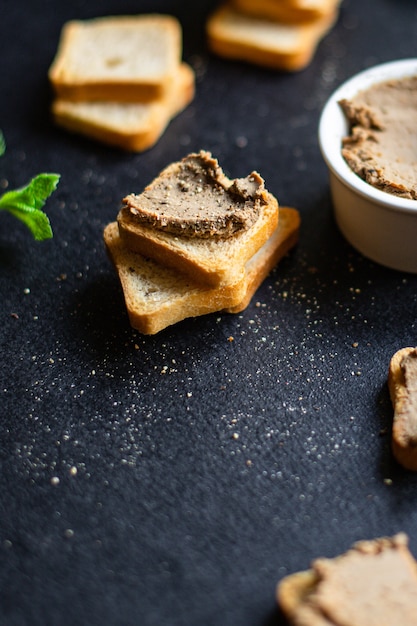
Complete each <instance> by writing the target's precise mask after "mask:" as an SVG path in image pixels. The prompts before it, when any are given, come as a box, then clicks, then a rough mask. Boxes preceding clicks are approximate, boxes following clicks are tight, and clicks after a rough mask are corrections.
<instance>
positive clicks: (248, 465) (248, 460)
mask: <svg viewBox="0 0 417 626" xmlns="http://www.w3.org/2000/svg"><path fill="white" fill-rule="evenodd" d="M252 465H253V463H252V461H251V460H250V459H247V461H246V466H247V467H252Z"/></svg>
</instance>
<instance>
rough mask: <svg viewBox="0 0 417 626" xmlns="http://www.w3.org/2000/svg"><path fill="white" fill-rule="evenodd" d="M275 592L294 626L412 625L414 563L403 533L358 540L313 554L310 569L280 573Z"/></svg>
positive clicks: (416, 602)
mask: <svg viewBox="0 0 417 626" xmlns="http://www.w3.org/2000/svg"><path fill="white" fill-rule="evenodd" d="M276 597H277V602H278V604H279V605H280V607H281V609H282V611H283V613H284V614H285V616H286V617H287V619H288V621H289V623H290V624H293V625H294V626H301V625H303V626H304V625H307V624H308V625H309V626H310V625H311V626H313V625H314V626H334V625H335V624H346V625H347V624H355V626H370V625H371V624H372V625H378V626H380V625H382V624H401V626H414V624H415V623H416V615H417V563H416V561H415V559H414V557H413V555H412V554H411V552H410V550H409V548H408V537H407V535H406V534H405V533H398V534H397V535H394V536H393V537H381V538H378V539H373V540H365V541H359V542H357V543H356V544H354V545H353V546H352V547H351V548H350V549H349V550H348V551H347V552H345V553H344V554H341V555H340V556H337V557H335V558H333V559H326V558H319V559H316V560H315V561H313V563H312V565H311V569H309V570H306V571H303V572H296V573H295V574H290V575H288V576H286V577H284V578H283V579H282V580H281V581H280V583H279V584H278V585H277V590H276Z"/></svg>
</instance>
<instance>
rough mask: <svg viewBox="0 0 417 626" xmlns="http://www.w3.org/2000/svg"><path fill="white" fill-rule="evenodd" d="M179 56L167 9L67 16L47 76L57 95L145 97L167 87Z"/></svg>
mask: <svg viewBox="0 0 417 626" xmlns="http://www.w3.org/2000/svg"><path fill="white" fill-rule="evenodd" d="M181 56H182V31H181V26H180V24H179V22H178V20H177V19H176V18H174V17H172V16H170V15H158V14H147V15H131V16H123V15H120V16H109V17H99V18H95V19H91V20H85V21H81V20H72V21H70V22H67V23H66V24H65V25H64V27H63V29H62V33H61V37H60V42H59V45H58V50H57V53H56V56H55V58H54V60H53V62H52V65H51V67H50V69H49V80H50V82H51V84H52V87H53V89H54V91H55V94H56V96H57V97H58V98H60V99H63V100H73V101H76V102H84V101H90V100H104V101H105V100H110V101H113V102H135V103H136V102H147V101H149V100H155V99H158V98H162V97H164V95H165V92H166V90H167V89H168V90H169V89H170V87H171V83H172V81H173V77H175V76H176V70H177V67H178V65H179V63H180V61H181Z"/></svg>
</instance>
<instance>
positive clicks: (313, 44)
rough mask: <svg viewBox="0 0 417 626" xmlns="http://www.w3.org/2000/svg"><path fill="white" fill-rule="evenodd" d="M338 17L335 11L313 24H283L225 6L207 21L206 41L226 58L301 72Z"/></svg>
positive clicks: (214, 50) (215, 51)
mask: <svg viewBox="0 0 417 626" xmlns="http://www.w3.org/2000/svg"><path fill="white" fill-rule="evenodd" d="M336 18H337V12H336V11H335V12H333V13H331V14H330V15H326V16H325V17H324V18H320V19H318V20H315V21H312V22H307V23H303V24H284V23H282V22H274V21H272V20H268V19H265V18H256V17H252V16H250V15H245V14H244V13H241V12H240V11H237V10H235V9H234V8H233V7H232V6H231V5H229V4H225V5H222V6H220V7H219V8H218V9H216V10H215V11H214V13H212V15H211V16H210V17H209V19H208V20H207V26H206V27H207V40H208V44H209V47H210V48H211V50H212V51H213V52H214V53H216V54H218V55H220V56H223V57H225V58H228V59H234V60H240V61H246V62H249V63H254V64H256V65H262V66H265V67H269V68H272V69H276V70H283V71H299V70H302V69H303V68H305V67H306V66H307V65H308V64H309V63H310V61H311V60H312V58H313V55H314V53H315V51H316V48H317V46H318V44H319V42H320V40H321V39H322V38H323V37H324V36H325V35H326V34H327V33H328V31H329V30H330V28H331V27H332V26H333V24H334V23H335V21H336Z"/></svg>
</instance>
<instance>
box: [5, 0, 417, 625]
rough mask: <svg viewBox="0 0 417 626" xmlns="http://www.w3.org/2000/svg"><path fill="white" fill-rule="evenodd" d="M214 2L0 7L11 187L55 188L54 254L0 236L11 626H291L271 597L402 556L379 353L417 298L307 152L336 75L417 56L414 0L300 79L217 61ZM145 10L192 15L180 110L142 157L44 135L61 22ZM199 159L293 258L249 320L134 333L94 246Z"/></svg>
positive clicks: (407, 512) (346, 37) (356, 15)
mask: <svg viewBox="0 0 417 626" xmlns="http://www.w3.org/2000/svg"><path fill="white" fill-rule="evenodd" d="M213 6H214V3H210V2H208V1H206V2H194V1H193V2H185V1H180V0H172V1H169V0H166V1H163V0H154V1H151V0H149V1H145V0H143V1H140V0H137V1H136V2H133V1H132V0H118V1H117V2H116V1H115V0H100V2H99V1H98V0H91V1H90V2H85V1H83V0H73V1H71V2H59V3H57V2H52V1H50V0H30V2H29V0H14V1H13V2H12V1H11V0H3V1H2V3H1V6H0V33H1V51H2V52H1V64H0V77H1V80H0V84H1V98H0V128H2V130H3V131H4V134H5V136H6V140H7V151H6V154H5V155H4V156H3V157H2V158H1V160H0V167H1V170H0V181H1V185H2V189H3V188H4V187H5V185H6V181H7V182H8V185H9V188H14V187H18V186H21V185H23V184H24V183H26V182H27V181H28V180H29V179H30V178H31V177H32V176H33V175H35V174H36V173H38V172H41V171H54V172H59V173H60V174H61V181H60V184H59V187H58V190H57V191H56V192H55V194H54V195H53V196H52V198H51V199H50V200H49V201H48V204H47V206H46V210H47V212H48V215H49V217H50V219H51V222H52V227H53V230H54V238H53V239H52V240H50V241H47V242H43V243H36V242H34V241H32V239H31V237H30V235H29V233H28V231H26V229H25V228H24V226H22V225H20V223H18V222H17V221H16V220H15V219H13V218H12V217H10V216H8V215H7V214H1V216H0V218H1V225H0V314H1V331H0V341H1V366H0V367H1V373H0V381H1V384H0V394H1V395H0V408H1V412H0V494H1V498H0V503H1V514H0V623H1V624H5V625H7V626H17V625H19V626H20V625H26V624H27V625H30V626H38V625H39V626H47V625H48V626H49V625H51V626H52V625H53V626H57V625H65V626H66V625H69V626H77V625H83V626H84V625H89V626H94V625H96V624H97V625H106V626H107V625H109V626H113V625H115V626H116V625H131V624H135V625H139V626H153V625H158V626H161V625H164V626H165V625H166V626H190V625H194V624H199V625H200V626H203V625H204V626H212V625H213V626H217V625H219V626H229V625H230V626H236V624H239V626H272V625H278V624H285V623H286V622H285V620H284V618H283V617H282V616H281V615H280V614H279V611H278V610H277V609H276V607H275V600H274V592H275V586H276V583H277V582H278V581H279V580H280V579H281V578H282V577H283V576H284V575H286V574H289V573H291V572H294V571H296V570H300V569H306V568H307V567H308V565H309V563H310V561H311V560H312V559H313V558H314V557H316V556H334V555H336V554H339V553H340V552H342V551H344V550H345V549H347V548H348V547H349V546H350V545H351V544H352V543H353V542H354V541H356V540H359V539H364V538H373V537H376V536H380V535H386V534H393V533H395V532H398V531H405V532H407V533H408V534H409V536H410V545H411V549H412V550H413V552H414V554H417V536H416V531H417V503H416V499H417V479H416V476H415V475H413V474H411V473H409V472H406V471H405V470H403V469H402V468H401V467H399V466H398V465H397V464H396V463H395V462H394V461H393V458H392V455H391V451H390V426H391V422H392V416H393V411H392V406H391V404H390V400H389V396H388V390H387V384H386V380H387V370H388V364H389V360H390V358H391V356H392V354H393V353H394V352H395V351H396V350H397V349H399V348H401V347H403V346H406V345H414V344H416V343H417V339H416V334H417V333H416V331H417V329H416V314H417V278H416V277H415V276H413V275H407V274H402V273H399V272H395V271H391V270H388V269H385V268H383V267H380V266H377V265H376V264H374V263H372V262H370V261H369V260H367V259H365V258H363V257H362V256H360V255H359V254H358V253H357V252H356V251H355V250H354V249H353V248H352V247H350V246H349V245H348V243H347V242H346V241H345V240H344V239H343V238H342V237H341V235H340V234H339V232H338V230H337V227H336V225H335V222H334V219H333V214H332V206H331V200H330V197H329V189H328V180H327V171H326V167H325V165H324V163H323V161H322V159H321V156H320V153H319V148H318V143H317V125H318V120H319V115H320V111H321V109H322V106H323V103H324V102H325V100H326V98H327V97H328V96H329V95H330V93H331V92H332V91H333V90H334V89H335V88H336V87H337V86H338V85H339V84H340V83H341V82H342V81H343V80H345V79H346V78H349V77H350V76H352V75H353V74H355V73H356V72H358V71H360V70H362V69H364V68H366V67H368V66H370V65H373V64H375V63H379V62H384V61H389V60H392V59H397V58H403V57H411V56H414V55H416V53H417V47H416V41H417V9H416V4H415V2H414V1H413V0H409V1H406V0H367V1H366V2H363V1H361V0H345V1H344V2H343V5H342V10H341V15H340V19H339V21H338V23H337V25H336V26H335V28H334V29H333V30H332V32H331V33H330V34H329V35H328V37H327V38H326V39H325V40H324V41H323V42H322V44H321V45H320V47H319V49H318V51H317V54H316V56H315V58H314V61H313V62H312V63H311V65H310V66H309V67H308V68H307V69H306V70H305V71H303V72H301V73H297V74H293V75H290V74H284V73H279V72H271V71H268V70H264V69H261V68H256V67H252V66H249V65H245V64H243V63H237V62H236V63H235V62H229V61H226V60H223V59H219V58H215V57H214V56H212V55H210V54H209V53H208V51H207V48H206V43H205V37H204V23H205V19H206V17H207V15H208V13H209V12H210V10H211V9H212V7H213ZM149 11H160V12H168V13H172V14H174V15H176V16H178V17H179V19H180V20H181V23H182V25H183V28H184V59H185V60H187V61H188V62H189V63H191V64H192V65H193V67H194V68H195V69H196V72H197V78H198V80H197V93H196V98H195V100H194V102H193V103H192V104H191V106H190V107H189V108H188V109H187V110H186V111H185V112H184V113H183V114H182V115H180V116H179V117H178V118H176V119H175V120H174V121H173V122H172V123H171V125H170V126H169V128H168V129H167V131H166V133H165V134H164V136H163V137H162V139H161V140H160V141H159V143H158V144H157V145H156V146H155V147H154V148H152V149H151V150H149V151H147V152H146V153H143V154H139V155H131V154H124V153H121V152H119V151H117V150H113V149H111V148H107V147H104V146H100V145H98V144H96V143H94V142H92V141H89V140H87V139H83V138H81V137H77V136H71V135H69V134H67V133H65V132H63V131H61V130H59V129H58V128H55V127H54V126H53V125H52V124H51V120H50V115H49V105H50V99H51V93H50V90H49V86H48V81H47V70H48V67H49V65H50V63H51V61H52V58H53V56H54V53H55V50H56V46H57V42H58V37H59V33H60V29H61V27H62V25H63V23H64V22H65V21H66V20H68V19H71V18H90V17H94V16H97V15H106V14H111V13H135V12H149ZM200 148H204V149H206V150H211V151H212V152H213V154H214V155H215V156H216V157H217V158H218V159H219V161H220V163H221V164H222V165H223V167H224V169H225V170H226V171H227V172H228V173H229V174H230V175H231V176H243V175H246V174H247V173H248V172H250V171H251V170H252V169H257V170H259V171H260V172H261V174H262V175H263V176H264V178H265V179H266V182H267V186H268V188H269V189H270V190H271V191H272V192H273V193H274V194H276V196H277V197H278V199H279V201H280V203H281V204H282V205H291V206H295V207H297V208H298V209H299V210H300V213H301V217H302V228H301V234H300V241H299V245H298V247H297V248H296V249H295V250H294V251H293V252H292V253H291V254H290V255H289V256H288V257H287V258H286V259H285V260H284V261H283V262H282V263H281V264H280V265H279V266H278V267H277V268H276V270H275V271H273V273H272V274H271V275H270V276H269V277H268V279H267V280H266V281H265V283H264V284H263V285H262V287H261V288H260V289H259V291H258V293H257V294H256V297H255V298H254V299H253V302H252V303H251V305H250V306H249V307H248V309H247V310H246V311H244V312H243V313H242V314H240V315H237V316H232V315H219V314H214V315H209V316H207V317H203V318H199V319H192V320H188V321H184V322H183V323H181V324H178V325H177V326H175V327H172V328H170V329H167V330H165V331H163V332H162V333H160V334H159V335H156V336H154V337H144V336H141V335H139V334H138V333H137V332H135V331H133V330H132V329H131V328H130V326H129V323H128V319H127V315H126V311H125V308H124V304H123V298H122V293H121V289H120V286H119V283H118V280H117V277H116V274H115V272H114V271H113V269H112V267H111V264H110V262H109V260H108V258H107V256H106V253H105V251H104V247H103V242H102V231H103V227H104V226H105V225H106V224H107V223H108V222H109V221H112V220H114V219H115V217H116V214H117V211H118V207H119V202H120V199H121V198H122V197H123V195H125V194H126V193H128V192H131V191H141V190H142V189H143V187H144V186H145V185H146V184H147V183H148V182H150V180H151V179H152V178H153V177H154V176H155V175H156V174H157V173H158V172H159V171H160V170H161V169H162V168H163V167H164V166H165V165H167V164H168V163H170V162H171V161H173V160H177V159H179V158H181V157H182V156H185V154H187V153H188V152H190V151H192V150H198V149H200ZM230 337H233V338H234V340H233V341H230V340H229V338H230Z"/></svg>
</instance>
